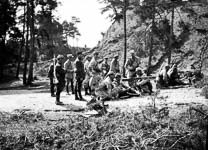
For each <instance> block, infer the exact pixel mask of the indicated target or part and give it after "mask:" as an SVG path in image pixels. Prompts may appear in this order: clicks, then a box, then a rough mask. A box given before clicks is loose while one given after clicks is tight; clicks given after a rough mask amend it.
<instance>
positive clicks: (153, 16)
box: [147, 0, 155, 75]
mask: <svg viewBox="0 0 208 150" xmlns="http://www.w3.org/2000/svg"><path fill="white" fill-rule="evenodd" d="M154 27H155V0H154V2H153V13H152V29H151V30H152V31H151V37H150V49H149V60H148V69H147V75H149V74H150V68H151V66H152V55H153V43H154V39H153V38H154V33H153V32H154Z"/></svg>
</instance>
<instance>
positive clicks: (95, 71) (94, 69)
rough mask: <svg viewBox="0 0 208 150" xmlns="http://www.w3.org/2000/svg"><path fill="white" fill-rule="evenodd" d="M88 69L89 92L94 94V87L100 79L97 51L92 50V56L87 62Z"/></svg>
mask: <svg viewBox="0 0 208 150" xmlns="http://www.w3.org/2000/svg"><path fill="white" fill-rule="evenodd" d="M89 71H90V74H91V76H92V77H91V78H90V81H89V85H90V88H91V92H92V93H91V94H93V95H94V94H95V93H94V92H95V89H96V88H97V87H98V85H99V82H100V81H101V76H100V73H101V70H100V69H99V67H98V52H94V54H93V58H92V60H91V61H90V64H89Z"/></svg>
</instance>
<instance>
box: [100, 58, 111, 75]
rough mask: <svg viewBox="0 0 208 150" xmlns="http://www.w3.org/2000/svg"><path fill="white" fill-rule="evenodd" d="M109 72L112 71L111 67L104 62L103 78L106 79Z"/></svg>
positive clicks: (102, 66) (102, 68)
mask: <svg viewBox="0 0 208 150" xmlns="http://www.w3.org/2000/svg"><path fill="white" fill-rule="evenodd" d="M109 70H110V65H109V64H108V63H107V62H103V63H102V64H101V71H102V73H103V77H105V76H106V75H107V73H108V72H109Z"/></svg>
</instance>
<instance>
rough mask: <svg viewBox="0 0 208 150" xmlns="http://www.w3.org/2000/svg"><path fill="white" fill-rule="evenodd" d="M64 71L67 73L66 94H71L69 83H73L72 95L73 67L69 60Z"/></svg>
mask: <svg viewBox="0 0 208 150" xmlns="http://www.w3.org/2000/svg"><path fill="white" fill-rule="evenodd" d="M64 70H65V71H66V92H67V93H68V94H69V82H70V83H71V90H72V94H74V85H73V72H74V70H73V65H72V62H71V61H70V60H69V59H68V60H67V61H66V62H65V63H64Z"/></svg>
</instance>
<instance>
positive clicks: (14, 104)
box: [0, 85, 208, 112]
mask: <svg viewBox="0 0 208 150" xmlns="http://www.w3.org/2000/svg"><path fill="white" fill-rule="evenodd" d="M85 99H86V100H90V97H89V96H85ZM153 99H154V96H143V97H139V98H136V97H135V98H131V99H125V100H116V101H110V102H106V103H107V104H109V109H113V108H115V107H118V108H121V109H122V110H126V111H132V110H134V109H138V108H139V107H142V106H147V105H149V104H152V100H153ZM155 100H156V106H158V107H163V106H164V105H165V106H169V107H173V108H174V107H178V106H179V105H180V106H181V105H191V104H199V105H200V104H203V105H206V106H208V100H207V99H205V98H204V97H202V96H200V89H195V88H190V87H188V88H178V89H163V90H160V92H159V94H158V95H157V97H155ZM61 101H63V102H64V104H65V105H64V106H57V105H55V98H54V97H50V93H49V90H48V89H47V86H46V85H41V86H37V87H34V88H16V89H9V88H8V89H4V90H0V111H6V112H13V111H14V110H21V109H24V110H28V111H29V110H30V111H35V112H44V111H45V112H49V111H55V112H58V111H67V110H69V109H71V107H81V108H85V106H86V102H83V101H76V100H74V95H66V93H65V92H63V93H62V95H61Z"/></svg>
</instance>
